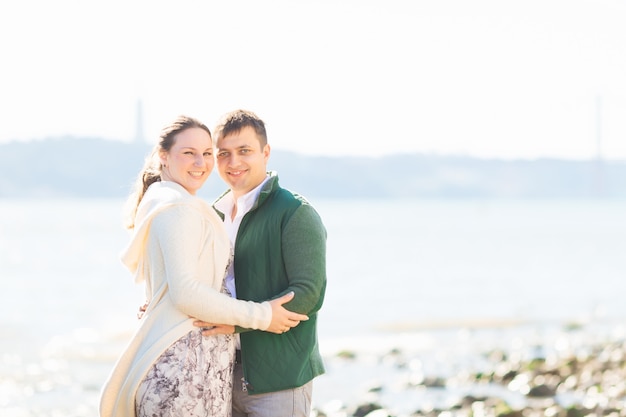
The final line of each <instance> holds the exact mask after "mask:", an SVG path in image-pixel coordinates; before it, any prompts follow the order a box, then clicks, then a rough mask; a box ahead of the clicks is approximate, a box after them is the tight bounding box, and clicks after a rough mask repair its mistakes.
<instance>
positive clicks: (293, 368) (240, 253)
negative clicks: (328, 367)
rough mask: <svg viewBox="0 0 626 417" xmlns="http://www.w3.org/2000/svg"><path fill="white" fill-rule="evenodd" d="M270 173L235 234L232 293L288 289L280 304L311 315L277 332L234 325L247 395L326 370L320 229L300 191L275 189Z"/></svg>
mask: <svg viewBox="0 0 626 417" xmlns="http://www.w3.org/2000/svg"><path fill="white" fill-rule="evenodd" d="M270 176H271V178H270V179H269V180H268V181H267V182H266V183H265V184H264V185H263V188H262V189H261V193H260V194H259V197H258V199H257V201H256V202H255V204H254V205H253V206H252V208H251V209H250V211H249V212H248V213H246V215H245V216H244V217H243V219H242V221H241V225H240V226H239V231H238V233H237V240H236V243H235V258H234V259H235V260H234V268H235V287H236V290H237V298H239V299H243V300H251V301H265V300H268V299H271V298H276V297H279V296H282V295H284V294H286V293H288V292H290V291H293V292H294V293H295V297H294V298H293V300H291V301H290V302H289V303H287V304H285V305H284V306H285V308H287V309H289V310H292V311H296V312H298V313H302V314H306V315H308V316H309V320H307V321H303V322H300V324H299V325H298V326H296V327H294V328H292V329H291V330H289V331H288V332H285V333H283V334H274V333H269V332H263V331H257V330H247V329H246V330H243V329H238V330H239V331H241V334H240V337H241V353H242V364H243V371H244V376H245V379H246V384H247V389H248V392H249V393H250V394H262V393H267V392H274V391H280V390H284V389H290V388H297V387H299V386H302V385H304V384H306V383H307V382H309V381H310V380H312V379H313V378H315V377H316V376H318V375H321V374H323V373H324V364H323V362H322V357H321V355H320V352H319V346H318V340H317V313H318V311H319V309H320V308H321V307H322V303H323V300H324V293H325V291H326V229H325V227H324V225H323V223H322V220H321V219H320V216H319V215H318V213H317V212H316V211H315V209H314V208H313V207H312V206H311V205H310V204H309V203H308V202H307V201H306V200H305V199H304V198H303V197H302V196H299V195H297V194H294V193H292V192H290V191H288V190H286V189H284V188H281V187H280V185H279V184H278V177H277V176H276V175H275V174H274V173H270ZM228 192H230V191H228ZM228 192H227V193H228ZM224 195H226V194H224ZM222 197H223V196H222ZM222 197H220V198H222ZM218 213H219V214H220V215H221V216H222V218H224V214H223V213H220V212H219V211H218Z"/></svg>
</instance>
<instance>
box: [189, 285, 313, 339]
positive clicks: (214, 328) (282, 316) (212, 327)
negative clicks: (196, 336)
mask: <svg viewBox="0 0 626 417" xmlns="http://www.w3.org/2000/svg"><path fill="white" fill-rule="evenodd" d="M294 296H295V294H294V292H293V291H292V292H289V293H287V294H285V295H283V296H282V297H279V298H276V299H275V300H272V301H270V302H269V303H270V305H271V306H272V321H271V322H270V325H269V327H268V328H267V329H265V331H266V332H270V333H276V334H282V333H285V332H287V331H289V329H291V328H292V327H296V326H297V325H298V324H300V322H301V321H306V320H308V319H309V316H307V315H304V314H299V313H294V312H293V311H289V310H287V309H286V308H285V307H283V304H285V303H288V302H289V301H291V300H292V299H293V297H294ZM193 325H194V326H196V327H201V328H203V329H204V330H202V336H215V335H218V334H233V333H235V326H231V325H228V324H215V323H207V322H206V321H202V320H195V321H194V322H193Z"/></svg>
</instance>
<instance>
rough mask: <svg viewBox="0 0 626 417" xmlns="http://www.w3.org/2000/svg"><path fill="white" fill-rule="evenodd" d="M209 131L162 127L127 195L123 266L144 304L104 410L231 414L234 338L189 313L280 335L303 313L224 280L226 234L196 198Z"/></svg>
mask: <svg viewBox="0 0 626 417" xmlns="http://www.w3.org/2000/svg"><path fill="white" fill-rule="evenodd" d="M213 165H214V158H213V144H212V139H211V133H210V131H209V129H208V128H207V127H206V126H205V125H204V124H202V123H200V122H199V121H198V120H196V119H193V118H190V117H186V116H180V117H179V118H177V119H176V120H175V121H174V122H173V123H172V124H171V125H170V126H168V127H166V128H165V129H163V131H162V133H161V136H160V142H159V143H158V144H157V145H156V147H155V149H154V150H153V152H152V155H151V157H150V158H148V160H147V161H146V164H145V166H144V168H143V170H142V171H141V173H140V175H139V178H138V181H137V189H136V192H135V194H134V196H133V197H131V199H130V200H129V201H130V202H131V203H132V207H131V216H130V218H131V222H130V224H129V228H130V229H131V230H132V238H131V241H130V243H129V245H128V246H127V248H126V249H125V251H124V252H123V254H122V261H123V263H124V264H125V265H126V266H127V267H128V268H129V269H130V271H131V272H132V273H134V275H135V280H136V282H145V288H146V297H147V300H148V302H147V304H146V306H145V311H144V312H143V314H142V316H141V322H140V325H139V328H138V329H137V331H136V333H135V334H134V336H133V337H132V339H131V341H130V343H129V345H128V346H127V348H126V349H125V351H124V352H123V353H122V355H121V357H120V358H119V359H118V362H117V363H116V365H115V367H114V369H113V371H112V373H111V375H110V376H109V379H108V380H107V382H106V384H105V386H104V388H103V391H102V396H101V400H100V416H101V417H109V416H118V417H119V416H134V415H137V416H139V417H143V416H173V415H185V416H229V415H230V413H231V404H230V401H231V391H232V379H231V373H232V367H233V361H234V349H235V348H234V340H233V336H232V335H230V334H228V335H219V336H212V337H202V335H201V331H202V329H199V328H197V327H194V326H193V324H192V323H193V319H191V318H190V317H195V318H197V319H200V320H203V321H206V322H213V323H225V324H230V325H238V326H242V327H246V328H250V329H260V330H267V331H271V332H274V333H282V332H283V331H285V329H289V328H291V327H294V326H296V325H297V324H298V323H299V322H300V320H306V319H307V317H306V316H304V315H300V314H297V313H292V312H290V311H288V310H286V309H284V308H283V307H282V304H284V303H285V302H287V301H289V300H290V299H291V298H292V297H293V294H288V295H287V296H284V297H281V298H278V299H276V300H273V301H270V302H267V301H266V302H264V303H254V302H248V301H241V300H236V299H234V298H232V297H230V296H229V295H228V294H227V293H226V294H225V292H226V290H225V287H224V285H223V280H224V276H225V271H226V268H227V266H228V264H229V262H232V250H231V248H230V241H229V238H228V236H227V234H226V232H225V230H224V229H223V225H222V221H221V219H220V218H219V216H217V214H216V213H215V211H214V210H213V208H212V207H211V206H210V205H209V204H207V203H206V202H204V201H203V200H201V199H200V198H198V197H196V196H195V194H196V192H197V191H198V190H199V189H200V187H202V185H203V184H204V182H205V181H206V179H207V178H208V176H209V174H210V173H211V170H212V169H213Z"/></svg>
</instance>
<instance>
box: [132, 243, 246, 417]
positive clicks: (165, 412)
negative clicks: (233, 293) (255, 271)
mask: <svg viewBox="0 0 626 417" xmlns="http://www.w3.org/2000/svg"><path fill="white" fill-rule="evenodd" d="M231 256H232V255H231ZM231 259H232V258H231ZM222 292H225V293H226V294H228V290H226V288H225V287H223V288H222ZM234 361H235V339H234V336H233V335H217V336H208V337H204V336H202V329H200V328H198V329H197V330H193V331H191V332H189V333H187V335H185V336H183V337H182V338H180V339H179V340H178V341H177V342H176V343H174V344H173V345H172V346H170V347H169V348H168V349H167V350H166V351H165V352H164V353H163V354H162V355H161V356H160V357H159V359H158V360H157V361H156V362H155V363H154V365H153V366H152V368H151V369H150V370H149V371H148V374H147V375H146V377H145V378H144V379H143V381H142V382H141V384H140V385H139V388H138V390H137V394H136V397H135V398H136V400H135V401H136V403H135V406H136V414H137V417H209V416H211V417H214V416H218V417H230V416H231V414H232V405H231V404H232V387H233V378H232V374H233V365H234Z"/></svg>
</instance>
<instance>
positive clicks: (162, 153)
mask: <svg viewBox="0 0 626 417" xmlns="http://www.w3.org/2000/svg"><path fill="white" fill-rule="evenodd" d="M159 161H160V162H161V166H163V167H167V152H165V151H160V152H159Z"/></svg>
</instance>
